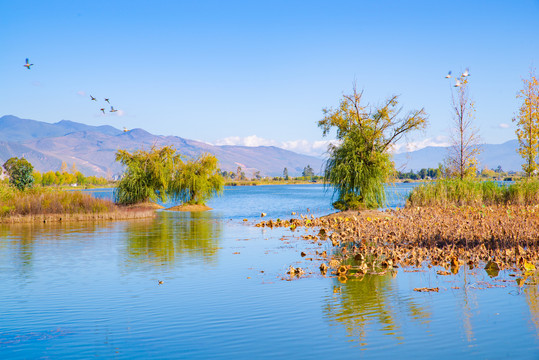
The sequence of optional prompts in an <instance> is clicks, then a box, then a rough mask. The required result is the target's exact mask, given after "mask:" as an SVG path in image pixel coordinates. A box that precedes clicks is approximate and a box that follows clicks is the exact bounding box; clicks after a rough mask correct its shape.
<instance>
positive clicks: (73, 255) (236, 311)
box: [0, 184, 539, 359]
mask: <svg viewBox="0 0 539 360" xmlns="http://www.w3.org/2000/svg"><path fill="white" fill-rule="evenodd" d="M411 186H413V185H411V184H401V185H397V186H396V187H389V188H388V193H390V196H389V199H390V204H389V206H401V205H402V204H403V202H402V201H403V196H404V195H405V194H406V192H407V191H409V190H410V187H411ZM95 195H96V196H110V190H109V191H99V192H95ZM330 195H331V194H328V193H325V192H324V190H323V187H322V186H318V185H290V186H253V187H227V188H226V190H225V193H224V195H223V196H222V197H220V198H216V199H213V200H212V201H211V202H210V203H209V204H208V205H210V206H211V207H213V208H214V210H212V211H208V212H204V213H179V212H168V211H160V212H158V215H157V217H156V218H154V219H146V220H138V221H115V222H95V223H94V222H84V223H65V224H32V225H9V226H7V225H0V283H1V284H2V286H1V290H0V358H2V359H66V358H69V359H79V358H80V359H88V358H96V357H97V358H115V359H116V358H117V359H139V358H140V359H179V358H189V359H276V358H291V359H313V358H331V359H333V358H336V359H357V358H365V359H387V358H401V359H407V358H413V359H422V358H425V359H426V358H433V357H436V358H440V359H445V358H451V359H455V358H480V359H485V358H489V359H497V358H518V359H534V358H535V359H537V358H539V336H538V334H539V294H538V289H537V281H535V284H534V285H533V283H532V285H525V286H523V287H518V286H517V285H516V283H515V281H514V279H515V278H513V277H510V276H508V274H505V273H503V272H502V273H500V275H499V276H498V277H496V278H490V277H489V276H488V275H487V274H486V273H485V272H484V271H483V270H477V269H476V270H473V271H469V270H468V271H465V270H462V271H461V272H460V273H459V274H457V275H454V276H439V275H437V274H436V272H435V270H436V269H435V268H433V269H430V270H429V269H425V270H424V271H423V272H408V271H409V270H411V269H409V270H407V269H402V268H399V269H397V272H396V274H389V273H388V274H386V275H381V276H365V277H364V278H363V280H361V281H359V280H349V281H348V282H346V283H344V284H342V283H340V282H339V281H338V280H337V279H336V278H325V277H322V276H321V275H319V272H318V271H317V267H318V265H319V263H318V262H316V261H312V262H311V261H309V260H306V258H302V257H301V256H300V253H301V252H302V251H305V252H306V253H307V254H308V256H307V257H309V256H310V254H313V253H314V251H315V250H319V249H320V247H319V246H317V245H315V244H313V243H312V242H309V241H306V240H302V239H301V238H300V236H301V235H304V234H311V233H313V232H312V231H311V230H309V232H306V230H305V229H299V230H296V231H294V232H292V231H290V230H289V229H282V228H279V229H277V228H276V229H268V228H256V227H254V226H253V225H254V224H255V223H256V222H257V221H259V220H260V213H261V212H266V213H267V214H268V216H267V217H266V218H265V219H268V218H273V219H276V218H281V219H288V218H290V217H293V216H292V215H291V213H292V212H297V213H298V214H299V213H301V214H311V213H312V214H314V215H323V214H327V213H330V212H332V211H333V210H332V209H331V207H330V202H331V199H330V197H331V196H330ZM307 209H308V210H307ZM243 219H247V220H248V221H243ZM322 249H325V250H328V251H330V249H331V246H328V245H326V244H324V245H323V246H322ZM290 265H293V266H302V267H304V268H306V269H307V272H312V273H313V274H312V275H309V276H307V277H305V278H301V279H296V280H293V281H287V280H290V278H288V276H287V275H286V271H287V268H288V267H289V266H290ZM394 275H395V276H394ZM159 281H162V282H163V283H162V284H159ZM435 286H439V287H440V292H438V293H419V292H415V291H413V288H415V287H435Z"/></svg>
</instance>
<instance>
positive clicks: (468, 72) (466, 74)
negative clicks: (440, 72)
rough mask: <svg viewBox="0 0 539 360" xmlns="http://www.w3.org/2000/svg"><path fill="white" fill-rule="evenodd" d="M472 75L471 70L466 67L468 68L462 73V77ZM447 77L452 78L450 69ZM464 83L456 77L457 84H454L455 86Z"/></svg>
mask: <svg viewBox="0 0 539 360" xmlns="http://www.w3.org/2000/svg"><path fill="white" fill-rule="evenodd" d="M468 76H470V70H469V69H468V68H466V70H464V72H463V73H462V77H468ZM445 78H446V79H450V78H451V71H449V72H448V73H447V75H446V76H445ZM461 86H462V84H461V82H460V80H459V79H456V81H455V85H453V87H461Z"/></svg>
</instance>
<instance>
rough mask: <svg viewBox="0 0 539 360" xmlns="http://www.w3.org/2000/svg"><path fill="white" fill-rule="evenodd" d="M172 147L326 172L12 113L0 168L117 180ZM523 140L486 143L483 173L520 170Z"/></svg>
mask: <svg viewBox="0 0 539 360" xmlns="http://www.w3.org/2000/svg"><path fill="white" fill-rule="evenodd" d="M154 145H155V146H164V145H173V146H174V147H175V148H176V150H178V151H179V152H180V153H181V154H183V155H185V156H187V157H191V158H192V157H196V156H197V155H199V154H201V153H203V152H209V153H212V154H214V155H215V156H216V157H217V158H218V159H219V166H220V167H221V169H222V170H226V171H233V172H236V170H237V168H238V167H241V168H242V171H243V172H245V174H246V175H247V176H248V177H251V176H252V175H253V173H254V172H255V171H260V174H261V175H262V176H282V174H283V170H284V168H287V169H288V172H289V174H290V176H299V175H301V172H302V171H303V169H304V168H305V167H306V166H307V165H309V166H310V167H311V168H313V169H314V171H315V173H317V174H319V173H321V172H322V168H323V164H324V160H323V159H321V158H317V157H313V156H308V155H302V154H298V153H295V152H292V151H288V150H284V149H281V148H278V147H275V146H258V147H250V146H231V145H222V146H216V145H211V144H207V143H204V142H201V141H195V140H189V139H184V138H181V137H178V136H163V135H153V134H150V133H149V132H147V131H145V130H143V129H133V130H130V131H127V132H125V131H122V130H119V129H116V128H114V127H112V126H108V125H104V126H92V125H86V124H81V123H77V122H74V121H69V120H62V121H59V122H57V123H54V124H51V123H46V122H41V121H37V120H28V119H21V118H18V117H16V116H13V115H6V116H3V117H0V165H1V164H3V163H4V162H5V161H6V160H7V159H9V158H11V157H15V156H16V157H24V158H26V159H27V160H28V161H30V162H31V163H32V165H33V166H34V168H35V169H36V170H38V171H40V172H45V171H49V170H53V171H57V170H60V168H61V165H62V162H65V163H66V164H67V165H68V166H69V167H71V166H72V164H73V163H74V164H75V165H76V167H77V169H78V170H79V171H81V172H82V173H83V174H85V175H87V176H88V175H98V176H105V177H114V176H118V175H120V174H121V173H122V171H123V168H122V166H121V164H120V163H118V162H116V161H115V160H114V157H115V153H116V151H117V150H118V149H125V150H128V151H134V150H138V149H146V150H148V149H150V148H151V147H152V146H154ZM517 148H518V141H517V140H511V141H507V142H505V143H503V144H484V145H481V150H482V151H481V154H480V155H479V157H478V160H479V162H480V169H483V168H484V167H487V168H489V169H491V168H497V167H498V166H501V167H502V169H503V170H505V171H518V170H521V164H522V163H523V160H522V158H521V157H520V155H519V154H518V153H517ZM446 155H447V148H445V147H426V148H423V149H420V150H417V151H412V152H406V153H400V154H395V155H394V156H393V161H394V162H395V165H396V168H397V170H400V171H410V170H413V171H418V170H420V169H422V168H435V167H437V166H438V164H440V163H443V160H444V158H445V157H446Z"/></svg>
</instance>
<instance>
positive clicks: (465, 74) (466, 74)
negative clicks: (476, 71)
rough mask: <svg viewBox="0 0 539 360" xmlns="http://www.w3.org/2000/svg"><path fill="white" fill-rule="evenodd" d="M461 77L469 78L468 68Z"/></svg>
mask: <svg viewBox="0 0 539 360" xmlns="http://www.w3.org/2000/svg"><path fill="white" fill-rule="evenodd" d="M462 76H464V77H466V76H470V71H469V70H468V68H466V70H465V71H464V72H463V73H462Z"/></svg>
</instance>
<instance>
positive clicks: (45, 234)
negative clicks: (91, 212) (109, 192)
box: [0, 221, 117, 275]
mask: <svg viewBox="0 0 539 360" xmlns="http://www.w3.org/2000/svg"><path fill="white" fill-rule="evenodd" d="M116 224H117V223H113V222H90V221H87V222H84V223H76V222H50V223H43V222H35V223H21V224H17V223H15V224H0V239H1V240H2V241H0V259H1V257H5V259H6V260H5V261H1V263H2V264H4V265H7V264H10V265H11V266H13V268H14V269H16V270H17V271H18V272H19V273H20V274H21V275H28V274H29V273H31V271H32V269H33V265H34V262H35V261H36V260H35V257H36V253H39V251H40V249H41V250H43V249H44V247H43V245H46V246H52V247H57V246H58V245H59V246H60V247H62V248H63V249H62V251H67V252H71V251H73V249H72V248H69V246H68V244H69V242H70V240H72V239H74V238H76V240H77V243H78V244H80V243H84V242H85V241H90V240H91V239H92V237H91V236H88V234H94V233H99V230H101V231H103V230H105V231H109V230H110V229H111V228H112V227H115V226H117V225H116ZM68 249H69V250H68Z"/></svg>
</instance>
